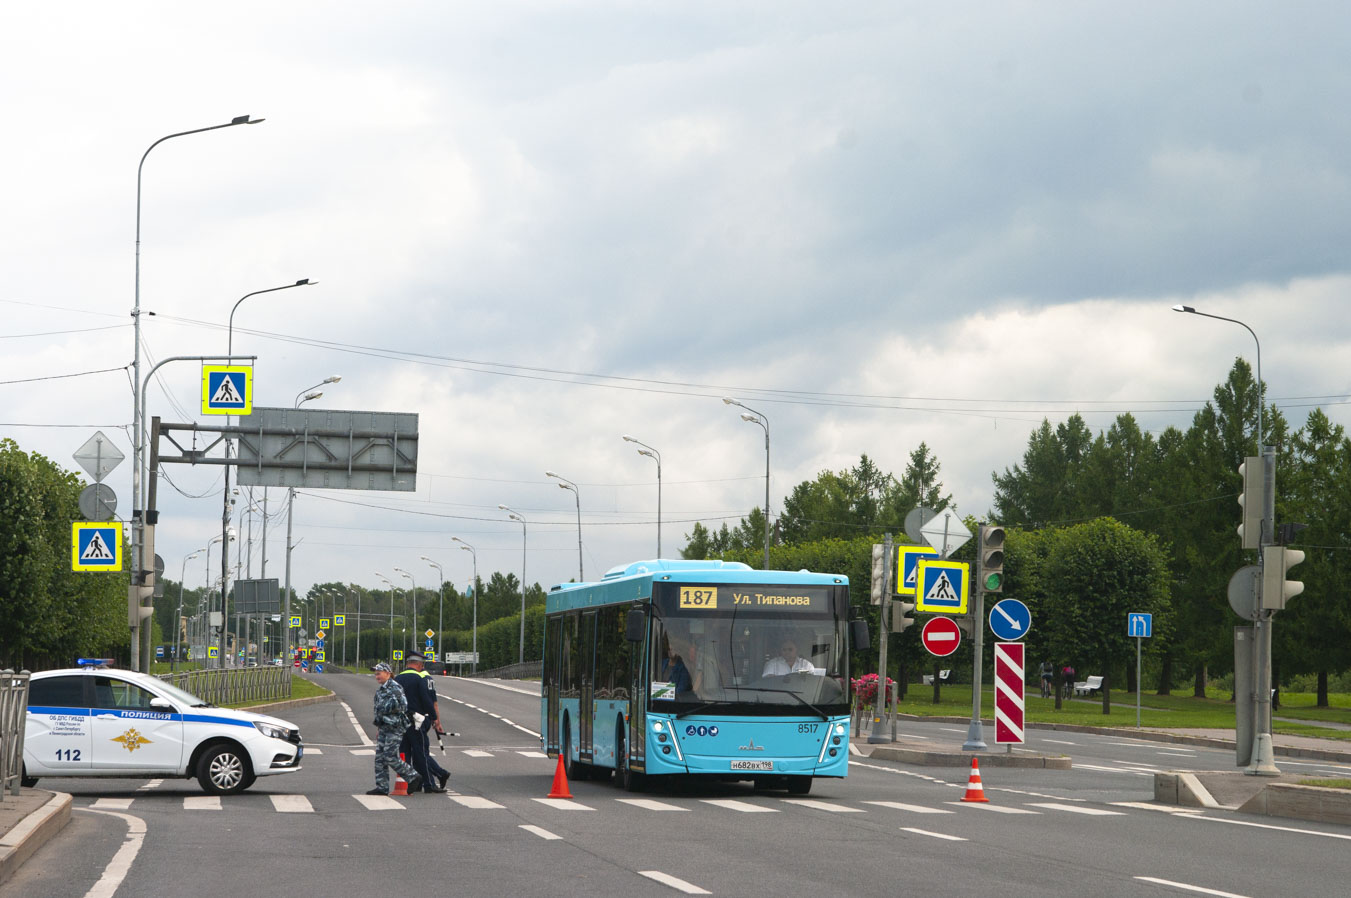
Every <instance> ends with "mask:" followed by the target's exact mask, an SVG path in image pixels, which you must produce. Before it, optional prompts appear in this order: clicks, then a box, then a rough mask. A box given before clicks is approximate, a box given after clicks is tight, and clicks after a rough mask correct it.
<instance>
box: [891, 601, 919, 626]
mask: <svg viewBox="0 0 1351 898" xmlns="http://www.w3.org/2000/svg"><path fill="white" fill-rule="evenodd" d="M914 610H915V603H914V602H902V601H900V600H899V599H896V600H893V601H892V603H891V632H893V633H903V632H905V628H906V627H908V626H910V625H911V624H913V623H914V622H915V619H914V618H913V617H909V616H908V615H909V614H910V613H911V612H913V611H914Z"/></svg>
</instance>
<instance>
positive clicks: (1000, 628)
mask: <svg viewBox="0 0 1351 898" xmlns="http://www.w3.org/2000/svg"><path fill="white" fill-rule="evenodd" d="M1031 629H1032V612H1031V611H1029V610H1028V608H1027V606H1026V605H1024V604H1023V603H1022V602H1020V601H1018V600H1017V599H1003V600H1001V601H999V602H998V603H996V604H995V606H994V607H993V608H991V609H990V630H991V631H992V632H993V633H994V635H996V636H998V637H999V638H1000V639H1002V640H1004V641H1005V642H1013V641H1016V640H1019V639H1022V638H1023V637H1024V636H1026V635H1027V631H1028V630H1031Z"/></svg>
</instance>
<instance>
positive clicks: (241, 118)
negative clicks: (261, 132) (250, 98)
mask: <svg viewBox="0 0 1351 898" xmlns="http://www.w3.org/2000/svg"><path fill="white" fill-rule="evenodd" d="M265 121H267V119H265V118H254V117H253V116H250V115H237V116H235V117H234V118H232V119H230V124H232V125H257V124H259V123H261V122H265Z"/></svg>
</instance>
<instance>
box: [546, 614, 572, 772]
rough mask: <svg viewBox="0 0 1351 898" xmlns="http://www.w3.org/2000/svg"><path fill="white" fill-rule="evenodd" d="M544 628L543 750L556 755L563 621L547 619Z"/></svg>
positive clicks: (562, 658)
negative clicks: (545, 705) (545, 711)
mask: <svg viewBox="0 0 1351 898" xmlns="http://www.w3.org/2000/svg"><path fill="white" fill-rule="evenodd" d="M544 627H545V636H544V641H545V644H546V645H545V651H544V658H545V662H544V664H545V667H544V670H543V671H541V673H542V675H543V678H544V690H545V697H546V700H547V702H548V704H547V709H548V711H547V713H546V714H545V716H546V717H547V718H548V721H547V722H546V723H545V727H546V729H545V733H544V735H545V740H546V741H545V745H544V750H545V751H546V752H548V753H549V754H550V755H556V754H558V691H559V687H560V686H561V684H560V683H559V673H560V668H561V666H562V665H563V664H564V663H565V662H566V659H564V657H563V619H562V618H559V617H551V618H547V619H546V620H545V623H544Z"/></svg>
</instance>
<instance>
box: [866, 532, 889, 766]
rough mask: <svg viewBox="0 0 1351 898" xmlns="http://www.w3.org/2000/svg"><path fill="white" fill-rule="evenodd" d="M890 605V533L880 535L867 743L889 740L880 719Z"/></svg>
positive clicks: (884, 689) (885, 679) (882, 707)
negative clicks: (878, 601) (874, 682)
mask: <svg viewBox="0 0 1351 898" xmlns="http://www.w3.org/2000/svg"><path fill="white" fill-rule="evenodd" d="M890 606H891V534H890V533H886V534H883V536H882V604H881V605H880V606H879V607H878V609H877V645H878V648H877V694H876V696H875V697H874V698H873V723H872V730H871V732H869V733H868V742H869V743H879V742H890V741H891V739H890V738H888V736H887V733H886V727H885V724H884V723H883V721H882V712H883V709H885V708H886V701H887V695H888V693H887V643H888V642H890V641H891V625H890V622H889V620H888V618H887V611H888V610H890Z"/></svg>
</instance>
